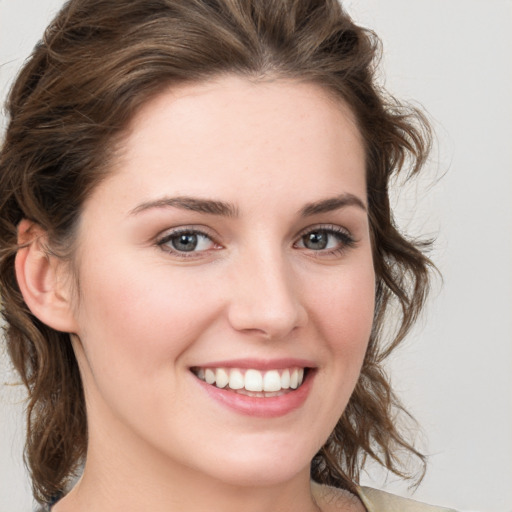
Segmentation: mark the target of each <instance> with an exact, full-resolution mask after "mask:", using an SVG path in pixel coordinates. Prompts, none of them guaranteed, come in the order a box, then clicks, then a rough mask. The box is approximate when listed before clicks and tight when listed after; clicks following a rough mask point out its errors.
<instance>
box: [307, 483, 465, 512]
mask: <svg viewBox="0 0 512 512" xmlns="http://www.w3.org/2000/svg"><path fill="white" fill-rule="evenodd" d="M312 489H313V496H314V498H315V500H316V501H317V503H318V504H319V505H320V507H321V508H322V510H323V511H324V512H342V511H344V510H347V509H348V507H349V506H351V505H352V507H353V508H354V510H357V503H356V502H357V501H358V500H357V498H356V497H355V496H353V495H352V494H350V493H349V492H348V491H344V490H342V489H336V488H334V487H329V486H326V485H320V484H317V483H313V486H312ZM357 493H358V497H359V499H360V500H361V501H362V502H363V505H364V507H365V509H366V512H455V511H454V510H453V509H448V508H443V507H434V506H432V505H427V504H425V503H420V502H419V501H415V500H411V499H409V498H402V497H400V496H396V495H394V494H390V493H388V492H384V491H380V490H378V489H372V488H370V487H358V488H357ZM361 510H363V509H362V508H361Z"/></svg>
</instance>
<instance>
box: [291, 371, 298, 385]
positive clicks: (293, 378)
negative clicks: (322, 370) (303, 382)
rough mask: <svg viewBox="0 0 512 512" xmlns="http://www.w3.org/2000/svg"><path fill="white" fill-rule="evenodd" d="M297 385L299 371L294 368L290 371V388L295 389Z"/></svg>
mask: <svg viewBox="0 0 512 512" xmlns="http://www.w3.org/2000/svg"><path fill="white" fill-rule="evenodd" d="M298 385H299V372H298V371H297V368H294V369H293V370H292V372H291V373H290V387H291V388H292V389H297V387H298Z"/></svg>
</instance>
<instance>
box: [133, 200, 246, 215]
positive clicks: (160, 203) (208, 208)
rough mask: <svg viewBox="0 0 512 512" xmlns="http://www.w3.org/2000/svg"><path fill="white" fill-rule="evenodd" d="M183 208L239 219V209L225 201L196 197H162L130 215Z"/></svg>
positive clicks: (134, 210)
mask: <svg viewBox="0 0 512 512" xmlns="http://www.w3.org/2000/svg"><path fill="white" fill-rule="evenodd" d="M166 207H173V208H181V209H182V210H190V211H193V212H199V213H208V214H211V215H221V216H224V217H237V216H238V208H237V207H236V206H235V205H233V204H231V203H226V202H224V201H215V200H213V199H198V198H195V197H188V196H180V197H162V198H161V199H156V200H154V201H147V202H145V203H142V204H140V205H139V206H137V207H136V208H134V209H133V210H131V211H130V215H137V214H138V213H141V212H144V211H146V210H150V209H152V208H166Z"/></svg>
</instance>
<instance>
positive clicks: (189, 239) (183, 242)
mask: <svg viewBox="0 0 512 512" xmlns="http://www.w3.org/2000/svg"><path fill="white" fill-rule="evenodd" d="M172 245H173V247H174V248H175V249H176V250H178V251H193V250H194V249H195V248H196V247H197V235H194V234H193V233H185V234H183V235H179V236H178V237H176V238H175V239H174V240H173V242H172Z"/></svg>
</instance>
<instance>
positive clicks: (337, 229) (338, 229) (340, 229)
mask: <svg viewBox="0 0 512 512" xmlns="http://www.w3.org/2000/svg"><path fill="white" fill-rule="evenodd" d="M312 231H330V232H332V233H344V234H346V235H347V236H350V237H351V238H353V235H352V232H351V231H350V229H348V228H346V227H344V226H340V225H339V224H313V225H311V226H308V227H306V228H303V229H301V230H300V231H299V233H298V235H297V237H299V238H300V237H302V236H304V235H305V234H307V233H311V232H312Z"/></svg>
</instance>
